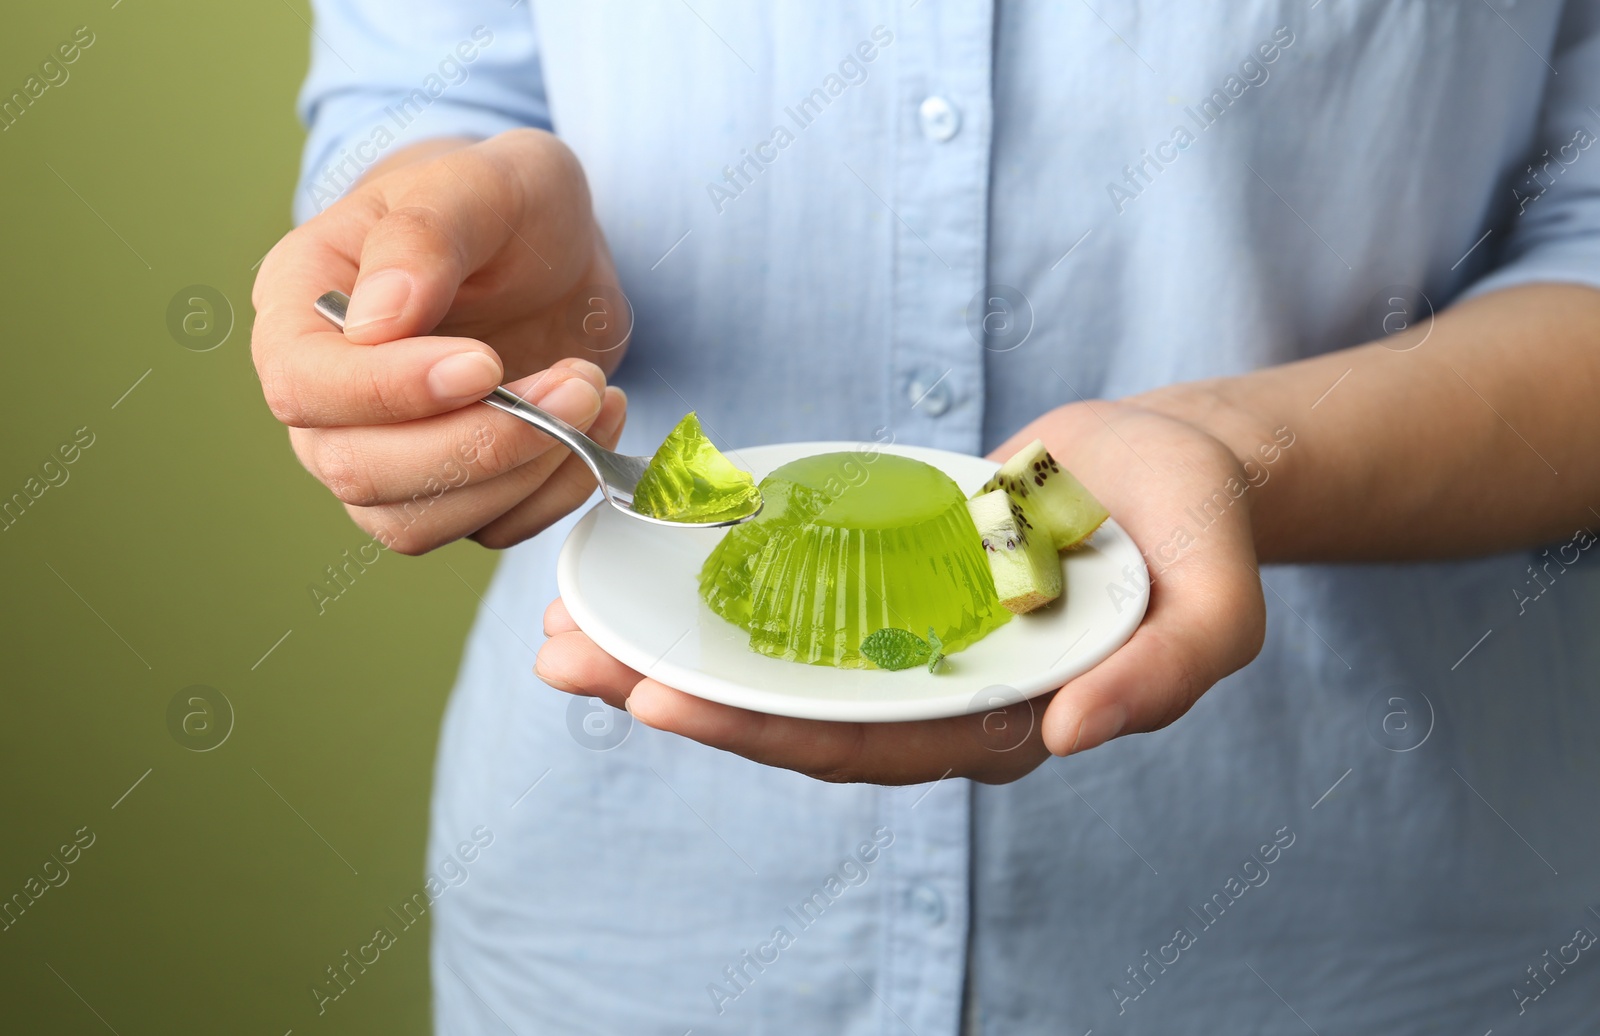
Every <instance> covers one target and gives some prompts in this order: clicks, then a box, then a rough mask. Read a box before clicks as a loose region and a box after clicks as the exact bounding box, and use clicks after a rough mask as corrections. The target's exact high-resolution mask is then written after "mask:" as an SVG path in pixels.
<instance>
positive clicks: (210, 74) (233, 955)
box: [0, 0, 494, 1036]
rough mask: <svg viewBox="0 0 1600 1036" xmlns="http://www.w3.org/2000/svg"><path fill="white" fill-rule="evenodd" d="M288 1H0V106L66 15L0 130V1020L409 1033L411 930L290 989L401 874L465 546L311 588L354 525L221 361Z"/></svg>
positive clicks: (242, 366) (51, 1027)
mask: <svg viewBox="0 0 1600 1036" xmlns="http://www.w3.org/2000/svg"><path fill="white" fill-rule="evenodd" d="M307 18H309V12H308V10H307V5H306V3H305V0H256V2H252V3H247V4H217V3H199V2H195V0H191V2H189V3H178V2H175V0H115V2H113V0H94V2H87V0H78V2H68V3H60V4H54V3H53V4H29V5H22V4H11V5H8V7H7V10H6V12H5V14H4V15H3V17H0V98H4V97H9V96H10V94H11V93H12V91H14V90H19V89H25V88H26V85H27V81H28V78H29V77H30V76H37V77H39V82H40V83H43V82H44V81H45V78H46V75H47V74H48V75H49V76H50V77H51V78H55V79H58V80H59V79H61V74H60V71H59V70H57V69H54V68H53V67H52V68H50V69H46V70H44V71H41V69H40V65H41V63H42V62H44V61H46V60H47V59H49V58H50V57H51V56H52V55H53V53H54V52H55V50H56V48H57V46H58V45H60V44H63V43H68V42H70V41H71V40H72V39H73V35H74V32H75V31H77V30H79V29H80V27H87V29H88V31H89V32H90V33H92V34H93V43H92V44H91V45H90V46H89V47H88V48H87V49H84V50H82V51H81V53H79V54H78V55H77V59H76V60H75V61H74V62H73V63H71V64H70V65H65V68H64V71H65V72H66V73H67V74H68V77H67V78H66V79H65V81H64V82H60V84H59V85H55V86H50V87H48V88H47V89H45V91H44V92H43V93H42V94H41V95H40V96H39V97H38V98H37V99H36V100H35V102H34V104H33V105H32V107H31V108H29V109H27V111H26V113H25V114H23V115H22V116H21V117H20V118H16V120H15V124H14V125H11V126H10V127H9V128H8V129H6V130H4V131H3V132H0V190H3V193H4V201H3V204H0V226H3V228H4V230H3V242H4V259H3V277H0V327H3V329H4V335H5V346H4V353H3V359H0V365H3V366H0V370H3V378H0V385H3V390H0V391H3V394H4V398H3V402H0V412H3V417H0V427H3V428H4V438H3V441H0V500H3V499H10V498H11V495H12V494H13V493H21V494H22V499H23V500H25V501H26V502H27V504H26V507H22V506H21V505H19V504H17V503H15V502H13V509H12V513H11V517H8V518H5V519H3V520H0V524H4V523H10V524H6V525H5V527H4V530H3V531H0V587H3V589H4V592H3V594H0V803H3V809H4V812H3V820H4V825H3V830H0V900H3V901H5V902H9V903H11V904H12V906H11V910H12V913H13V915H15V919H14V920H11V918H10V917H8V916H6V915H3V914H0V924H5V923H8V922H9V925H10V926H9V927H8V928H6V930H4V931H0V1005H3V1014H0V1029H3V1030H4V1031H6V1032H15V1033H30V1034H31V1033H51V1034H56V1033H61V1034H73V1033H104V1032H106V1031H107V1030H108V1029H111V1030H114V1031H115V1032H117V1033H120V1034H122V1036H134V1034H137V1033H162V1034H172V1033H201V1032H207V1033H213V1032H227V1033H247V1032H248V1033H266V1034H270V1036H282V1034H283V1033H285V1032H286V1031H288V1030H291V1029H292V1030H293V1031H294V1032H295V1033H297V1034H308V1033H372V1032H382V1033H386V1034H389V1033H422V1032H426V1031H428V1028H429V1024H428V1022H429V1018H428V1010H429V1007H428V986H427V970H426V963H427V939H428V936H427V932H426V929H425V927H424V926H417V927H413V928H411V929H409V930H407V931H404V932H401V933H400V935H399V941H398V943H397V944H396V945H395V946H394V947H392V948H391V949H389V950H387V951H385V952H384V953H383V954H382V956H381V958H380V960H379V962H378V963H377V964H375V965H373V966H372V967H371V968H369V969H368V970H367V972H366V974H365V975H363V976H361V977H360V978H359V980H358V982H357V983H356V984H355V985H353V986H352V987H351V988H350V990H349V992H348V993H347V994H346V995H344V996H343V997H342V998H341V999H339V1000H338V1001H337V1002H336V1003H333V1004H331V1005H329V1007H328V1009H327V1013H326V1014H325V1015H322V1016H320V1017H319V1016H318V1014H317V1009H316V1004H315V1002H314V999H313V997H312V995H311V992H310V990H311V986H312V983H313V982H314V981H316V980H317V979H318V978H323V977H325V976H324V969H325V968H326V967H328V966H329V965H332V964H335V963H336V962H339V961H341V959H342V958H341V955H342V954H343V952H344V951H345V950H350V951H352V952H355V951H356V949H357V947H358V946H360V944H361V943H363V942H366V941H368V940H369V939H370V937H371V933H372V931H373V929H374V928H375V927H376V926H377V925H378V924H379V923H380V922H382V921H383V918H384V917H385V912H386V910H387V908H388V907H389V905H391V904H396V903H399V902H401V901H403V900H405V899H406V898H407V897H408V896H410V895H411V893H413V892H416V891H419V890H420V889H421V884H422V875H423V870H424V868H423V845H424V836H425V832H426V820H427V794H428V787H429V781H430V771H431V767H432V760H433V751H434V742H435V737H436V733H437V727H438V720H439V715H440V712H441V709H442V707H443V703H444V700H445V696H446V693H447V691H448V688H449V684H450V680H451V678H452V675H453V673H454V669H455V664H456V660H457V656H458V653H459V651H460V648H461V644H462V641H463V638H464V636H465V634H466V630H467V627H468V624H469V623H470V621H471V617H472V612H473V609H474V607H475V605H476V603H477V598H476V592H477V591H481V590H482V589H483V587H484V585H485V584H486V582H487V580H488V576H489V573H490V571H491V568H492V566H493V563H494V558H493V556H492V555H490V554H489V553H488V552H485V551H483V550H481V549H479V548H477V547H476V546H474V545H471V544H456V545H454V546H452V547H450V548H447V549H445V550H442V551H439V552H437V553H435V554H433V555H430V556H429V557H426V558H421V559H412V558H404V557H400V556H398V555H389V554H384V555H382V556H381V557H380V558H379V560H378V561H377V562H376V563H375V564H374V565H373V566H372V567H370V568H369V569H367V570H366V571H365V572H360V573H357V574H356V575H355V578H354V579H353V581H352V582H351V585H350V587H349V589H348V590H347V591H345V592H344V593H343V594H342V595H341V596H340V597H339V598H338V600H337V601H335V602H334V603H332V604H330V605H329V606H328V607H327V611H326V613H325V614H318V611H317V609H316V607H315V606H314V605H313V603H312V598H311V594H310V592H309V590H308V587H309V586H310V585H311V584H313V583H317V584H322V583H325V581H326V572H325V568H326V566H328V565H331V564H334V563H336V562H342V561H343V560H344V559H343V558H342V557H341V552H342V551H345V550H349V551H351V552H352V553H354V552H355V550H356V548H358V547H359V546H360V545H361V544H363V543H365V542H367V538H366V537H364V536H362V535H361V534H360V532H359V530H357V529H356V527H355V526H354V525H353V524H351V523H350V522H349V521H348V519H347V518H346V517H345V515H344V513H343V512H342V510H341V509H340V508H339V507H338V505H337V504H336V503H335V502H334V501H333V500H332V498H331V497H329V496H328V495H327V494H326V493H325V492H323V491H322V490H321V489H320V488H319V487H318V486H317V485H316V484H315V483H314V482H313V481H312V480H311V478H310V477H309V476H308V475H306V474H305V472H304V471H303V470H302V469H301V468H300V466H299V464H298V463H297V462H296V461H295V459H294V456H293V454H292V453H291V452H290V450H289V448H288V443H287V440H286V437H285V434H284V432H283V430H282V429H281V428H280V427H278V426H277V425H276V424H275V423H274V422H273V420H272V419H271V417H270V415H269V414H268V413H267V410H266V407H265V406H264V405H263V403H262V401H261V397H260V393H259V391H258V389H257V387H256V384H255V378H254V373H253V370H252V367H251V364H250V357H249V338H250V334H249V331H250V322H251V319H252V313H251V310H250V304H249V296H250V286H251V282H252V279H253V278H254V267H255V265H256V263H257V262H258V261H259V260H260V258H261V256H262V255H263V254H264V253H265V252H266V251H267V249H268V248H269V247H270V246H271V245H272V244H273V242H274V241H276V240H277V238H278V237H279V236H281V235H282V234H283V233H284V232H285V231H286V230H288V229H289V225H290V223H289V200H290V191H291V189H292V186H293V182H294V172H295V167H296V164H297V161H298V155H299V149H300V145H301V140H302V133H301V130H300V128H299V126H298V125H297V124H296V122H295V120H294V114H293V107H292V106H293V99H294V92H295V90H296V88H297V87H298V85H299V82H300V79H301V77H302V75H303V74H304V72H305V68H306V61H307V56H308V53H309V50H308V42H307V41H308V39H309V28H308V26H307V23H306V20H305V19H307ZM85 38H87V34H85ZM35 89H37V85H35ZM6 121H8V120H6V119H0V125H4V124H5V122H6ZM191 285H200V286H202V288H203V289H204V290H199V291H189V292H185V291H182V289H186V288H188V287H189V286H191ZM214 293H220V296H221V297H225V298H226V300H227V303H228V304H231V308H232V311H233V316H232V327H231V332H229V333H228V335H227V338H226V339H225V340H224V341H222V342H221V344H220V345H216V346H215V347H214V348H209V349H207V346H208V345H211V344H213V343H214V342H215V341H216V340H217V339H218V338H219V337H220V335H221V331H222V329H223V327H225V325H226V323H227V321H226V316H225V314H218V315H217V316H216V317H215V318H214V319H215V322H216V326H215V327H214V328H208V326H207V321H208V319H213V318H211V317H208V315H207V312H206V310H207V303H206V302H204V301H202V302H198V303H190V302H188V301H187V300H188V299H191V298H199V299H202V300H204V299H206V298H208V297H209V298H211V299H213V300H216V299H217V298H218V296H217V295H216V294H214ZM174 296H179V299H180V303H181V305H182V307H183V308H182V311H180V312H179V313H178V314H177V317H178V319H177V320H176V321H169V317H168V309H169V303H171V301H172V300H173V298H174ZM186 315H187V321H188V322H187V325H186V324H185V323H184V318H185V316H186ZM80 429H86V431H83V432H81V433H80V432H79V430H80ZM75 435H78V436H79V437H80V438H81V439H83V440H88V439H89V438H90V437H91V436H92V445H90V446H88V447H87V448H86V449H85V448H82V447H79V448H78V449H77V450H74V449H73V448H72V446H71V444H72V443H73V439H74V436H75ZM63 446H66V447H67V448H66V450H65V451H64V454H65V456H67V457H71V458H73V460H72V462H71V463H70V464H65V463H62V456H63V454H62V453H58V452H57V451H58V448H61V447H63ZM30 479H31V480H34V481H31V482H30ZM63 479H64V481H63ZM51 481H54V482H57V483H59V484H56V485H52V484H51ZM34 494H37V499H34ZM19 511H20V517H16V515H17V514H18V512H19ZM13 519H14V520H13ZM354 571H355V570H354V569H352V572H354ZM275 645H276V646H275ZM193 685H204V687H209V688H212V689H213V691H214V692H215V693H213V691H205V690H200V691H187V690H186V688H190V687H191V686H193ZM175 697H177V698H178V705H177V707H176V709H175V710H174V709H173V708H172V703H173V700H174V698H175ZM191 699H193V700H192V701H191ZM223 699H225V701H224V700H223ZM230 707H231V711H232V718H231V720H230V719H229V718H228V715H227V713H228V712H229V710H230ZM223 733H226V734H227V737H226V740H223V741H221V743H220V744H216V745H215V747H211V746H212V745H213V744H214V743H215V742H216V741H217V740H218V738H219V737H220V736H221V735H222V734H223ZM206 747H210V750H209V751H199V750H197V749H200V748H206ZM130 788H131V789H132V790H131V791H130V790H129V789H130ZM85 828H86V829H87V830H86V831H83V832H82V834H81V835H80V836H79V837H80V838H81V839H82V840H83V841H87V840H88V839H89V838H90V836H91V835H92V837H93V842H92V844H90V845H89V846H88V847H87V848H85V849H79V850H77V851H76V854H75V853H74V852H71V851H69V852H66V853H62V852H61V848H60V847H61V846H62V845H63V844H64V843H70V842H72V840H73V837H74V834H75V833H77V832H79V831H80V829H85ZM74 856H75V861H74V862H71V863H70V864H69V865H68V866H67V867H65V868H64V869H63V868H61V867H60V866H59V863H58V862H51V861H59V860H60V859H61V858H62V857H66V858H69V859H71V858H73V857H74ZM63 874H65V875H66V877H65V880H64V883H63V884H60V885H59V886H54V885H52V884H51V882H59V881H62V880H63ZM41 890H42V894H40V893H41ZM30 893H32V894H37V895H38V898H37V899H36V900H35V901H33V902H32V905H31V906H28V907H27V909H26V912H25V913H20V914H17V913H16V911H17V909H18V904H19V903H20V904H27V903H28V902H29V900H30V899H32V898H33V897H32V895H31V894H30ZM12 897H21V898H20V899H13V898H12Z"/></svg>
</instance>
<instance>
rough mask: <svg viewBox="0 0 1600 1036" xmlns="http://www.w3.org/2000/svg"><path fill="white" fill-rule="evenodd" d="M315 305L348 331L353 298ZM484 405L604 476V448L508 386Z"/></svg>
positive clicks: (335, 296)
mask: <svg viewBox="0 0 1600 1036" xmlns="http://www.w3.org/2000/svg"><path fill="white" fill-rule="evenodd" d="M315 305H316V310H317V312H318V313H320V314H321V315H322V316H323V318H324V319H326V320H327V321H328V323H330V324H332V325H333V326H334V327H337V328H338V329H339V330H341V331H342V330H344V320H345V313H346V312H347V311H348V310H349V308H350V296H348V295H346V294H345V293H344V292H342V291H330V292H327V293H325V294H323V295H322V296H320V297H319V298H318V299H317V301H316V303H315ZM483 402H485V403H487V404H488V405H490V406H492V407H494V408H495V409H496V410H500V411H503V412H504V413H507V414H510V415H511V416H512V417H515V418H517V419H519V420H522V421H526V422H527V423H528V424H531V425H533V426H534V427H535V428H537V429H539V431H541V432H544V433H545V434H546V435H548V436H550V437H551V438H552V439H555V440H556V441H557V442H559V443H561V445H563V446H565V447H566V448H567V449H569V450H571V451H572V452H573V453H576V454H577V455H578V456H580V457H582V458H583V459H584V461H586V462H587V463H588V465H589V467H590V468H591V469H594V471H595V474H596V475H597V476H598V475H600V469H599V468H598V467H597V466H596V465H597V463H598V462H599V460H600V459H601V452H600V451H602V450H603V449H604V447H602V446H601V445H600V444H599V443H597V442H595V441H594V440H593V439H591V438H589V437H588V436H587V435H584V434H583V433H582V432H580V431H578V430H577V429H576V428H574V427H572V426H571V425H570V424H568V423H567V422H565V421H563V420H561V418H559V417H557V416H555V415H554V414H551V413H548V412H546V411H544V410H541V409H539V408H538V407H536V406H534V405H533V404H532V403H530V402H528V401H527V400H526V399H523V398H522V397H521V396H519V395H517V394H516V393H515V392H512V391H511V390H510V389H508V388H506V387H504V386H496V387H495V390H494V391H493V392H491V393H489V394H488V395H487V396H485V397H483ZM606 452H609V451H606ZM635 477H636V478H637V476H635Z"/></svg>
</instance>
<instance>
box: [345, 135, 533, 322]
mask: <svg viewBox="0 0 1600 1036" xmlns="http://www.w3.org/2000/svg"><path fill="white" fill-rule="evenodd" d="M475 158H476V156H473V155H471V154H470V153H468V152H458V153H456V154H454V155H451V156H448V157H446V158H442V159H439V160H438V164H439V165H443V166H445V168H435V169H434V170H430V171H429V173H428V174H426V175H424V176H423V177H422V179H421V180H419V181H418V182H417V183H416V184H414V185H413V186H411V188H410V189H409V190H407V191H406V192H405V194H404V196H402V197H400V198H398V199H396V204H395V205H394V207H392V208H390V209H389V211H388V212H387V213H385V214H384V216H383V217H382V218H381V219H379V220H378V222H377V223H375V224H373V226H372V227H371V229H369V230H368V231H367V234H366V238H365V240H364V241H363V242H362V246H361V263H360V273H359V275H358V276H357V277H356V284H355V288H354V290H353V291H351V293H350V308H349V312H348V314H347V316H346V318H345V337H346V338H348V339H349V340H350V341H352V342H356V343H358V344H364V345H372V344H376V343H379V342H392V341H394V340H396V339H399V338H412V337H417V336H420V335H426V334H429V333H430V332H432V331H433V330H434V328H436V327H437V326H438V325H439V322H440V321H442V320H443V319H444V317H445V314H446V313H448V312H449V311H450V306H451V304H452V303H453V302H454V301H455V297H456V290H457V289H458V288H460V286H461V282H462V281H464V280H466V279H467V277H468V276H470V275H471V274H472V273H473V272H474V271H475V270H477V269H478V268H479V267H480V266H482V265H483V264H485V263H486V262H488V260H489V259H490V257H492V256H493V255H494V254H495V252H497V251H498V250H499V249H500V247H501V246H502V245H503V244H504V243H505V241H506V239H507V236H508V235H509V233H510V228H509V226H508V225H507V223H506V222H505V221H504V220H502V219H500V218H499V217H498V216H496V215H495V212H496V211H497V210H496V209H495V208H493V207H492V206H495V205H496V203H497V202H499V203H500V208H499V210H498V211H506V210H507V209H508V208H509V206H510V205H511V203H512V201H511V199H510V198H509V197H507V198H504V199H502V198H500V197H499V196H501V195H506V194H508V193H509V192H508V190H507V185H506V184H505V183H504V182H503V180H502V178H500V177H499V176H497V175H495V173H494V171H493V166H492V164H490V163H486V162H481V161H477V160H475Z"/></svg>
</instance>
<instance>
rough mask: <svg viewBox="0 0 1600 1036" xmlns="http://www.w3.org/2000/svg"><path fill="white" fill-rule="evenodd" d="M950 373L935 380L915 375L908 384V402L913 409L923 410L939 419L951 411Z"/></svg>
mask: <svg viewBox="0 0 1600 1036" xmlns="http://www.w3.org/2000/svg"><path fill="white" fill-rule="evenodd" d="M949 373H950V372H949V371H946V372H945V373H944V374H941V375H938V376H936V377H934V378H927V377H924V376H923V375H920V374H913V375H912V376H911V380H910V381H909V382H907V383H906V400H907V401H908V402H909V403H910V404H911V409H913V410H921V411H922V412H923V413H924V414H927V415H928V416H929V417H939V416H941V415H942V414H943V413H944V412H945V411H946V410H949V409H950V403H951V399H950V383H949V381H948V380H947V379H948V377H949Z"/></svg>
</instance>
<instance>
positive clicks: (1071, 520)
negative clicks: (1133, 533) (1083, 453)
mask: <svg viewBox="0 0 1600 1036" xmlns="http://www.w3.org/2000/svg"><path fill="white" fill-rule="evenodd" d="M996 489H1004V490H1005V491H1006V492H1007V493H1010V494H1011V495H1012V497H1013V498H1015V499H1016V500H1018V501H1019V502H1021V503H1024V504H1027V505H1028V514H1029V516H1030V517H1031V518H1032V519H1033V521H1034V524H1035V525H1043V527H1044V528H1045V529H1047V530H1048V531H1049V534H1050V540H1051V542H1052V543H1053V544H1054V545H1055V549H1056V550H1066V549H1067V548H1069V547H1076V546H1077V545H1078V544H1080V543H1082V542H1083V541H1084V540H1086V539H1088V538H1089V537H1090V536H1091V535H1092V534H1093V533H1094V531H1095V530H1096V529H1098V528H1100V524H1101V523H1102V522H1104V521H1105V520H1106V518H1108V517H1110V515H1109V514H1108V512H1107V511H1106V509H1105V508H1104V507H1103V506H1101V503H1100V501H1098V500H1096V499H1095V498H1094V494H1092V493H1090V492H1089V491H1088V490H1087V489H1085V488H1083V483H1081V482H1079V481H1078V480H1077V479H1076V478H1073V477H1072V472H1070V471H1068V470H1067V469H1066V468H1063V467H1062V466H1061V464H1060V463H1059V462H1058V461H1057V460H1056V459H1055V458H1054V457H1052V456H1050V451H1049V450H1047V449H1045V448H1044V443H1042V442H1040V441H1039V440H1038V439H1035V440H1033V442H1031V443H1029V444H1028V445H1026V446H1024V447H1023V448H1022V449H1020V450H1018V451H1017V452H1016V453H1015V454H1013V455H1012V457H1011V459H1010V460H1008V461H1006V462H1005V463H1004V464H1002V465H1001V466H1000V470H999V471H998V472H996V473H995V476H994V477H993V478H991V479H990V480H989V481H987V482H985V483H984V484H983V488H982V489H980V490H978V493H977V494H974V496H977V495H979V494H983V493H992V492H994V491H995V490H996Z"/></svg>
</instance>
